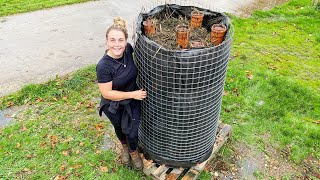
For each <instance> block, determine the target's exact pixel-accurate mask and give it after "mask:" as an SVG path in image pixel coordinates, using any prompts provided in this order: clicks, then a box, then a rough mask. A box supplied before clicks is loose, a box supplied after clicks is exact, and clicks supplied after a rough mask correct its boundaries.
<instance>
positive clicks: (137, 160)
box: [130, 150, 143, 170]
mask: <svg viewBox="0 0 320 180" xmlns="http://www.w3.org/2000/svg"><path fill="white" fill-rule="evenodd" d="M130 156H131V160H132V164H133V166H134V168H136V169H137V170H142V167H143V163H142V159H141V157H140V156H139V153H138V151H137V150H135V151H133V152H131V153H130Z"/></svg>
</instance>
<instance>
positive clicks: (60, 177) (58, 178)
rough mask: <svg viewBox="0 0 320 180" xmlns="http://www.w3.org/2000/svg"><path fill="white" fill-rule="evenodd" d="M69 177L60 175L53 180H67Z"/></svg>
mask: <svg viewBox="0 0 320 180" xmlns="http://www.w3.org/2000/svg"><path fill="white" fill-rule="evenodd" d="M67 177H68V176H61V175H58V176H56V177H54V178H53V180H65V179H67Z"/></svg>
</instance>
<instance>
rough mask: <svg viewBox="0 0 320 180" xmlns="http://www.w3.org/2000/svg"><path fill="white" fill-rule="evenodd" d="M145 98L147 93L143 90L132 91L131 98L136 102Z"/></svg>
mask: <svg viewBox="0 0 320 180" xmlns="http://www.w3.org/2000/svg"><path fill="white" fill-rule="evenodd" d="M146 97H147V91H144V90H143V89H140V90H136V91H132V98H133V99H136V100H140V101H141V100H143V99H144V98H146Z"/></svg>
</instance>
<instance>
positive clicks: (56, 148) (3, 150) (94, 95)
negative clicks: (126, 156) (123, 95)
mask: <svg viewBox="0 0 320 180" xmlns="http://www.w3.org/2000/svg"><path fill="white" fill-rule="evenodd" d="M98 97H99V93H98V91H97V86H96V85H95V66H89V67H87V68H84V69H82V70H79V71H77V72H76V73H75V74H72V75H69V76H66V77H63V78H58V77H57V78H56V79H54V80H51V81H49V82H47V83H45V84H40V85H34V84H33V85H29V86H26V87H24V88H23V89H22V90H21V91H19V92H17V93H14V94H12V95H9V96H7V97H4V98H2V99H1V104H2V105H3V106H2V108H3V107H4V106H5V105H8V102H10V103H9V104H12V105H22V104H24V107H25V110H23V111H22V112H20V113H18V114H17V117H16V119H17V122H16V123H15V124H13V125H12V126H8V127H6V128H2V129H1V130H0V136H1V140H0V158H1V161H2V162H5V163H1V165H0V178H5V179H16V178H21V179H49V178H54V177H57V176H60V177H63V176H64V177H66V176H68V177H69V178H82V179H119V180H120V179H141V178H144V177H143V176H142V173H141V172H136V171H132V170H130V169H128V168H126V167H124V166H121V165H119V164H118V163H117V162H115V158H116V157H115V156H116V155H115V153H114V152H113V151H112V150H108V151H103V150H102V151H101V150H100V147H101V145H102V143H103V142H102V141H103V137H104V133H105V131H106V129H107V127H108V126H110V123H109V122H108V121H105V120H103V119H100V118H99V117H98V114H97V112H96V106H95V105H96V104H97V100H98V99H99V98H98ZM26 100H27V101H26ZM97 127H99V128H97ZM62 166H64V167H65V169H64V170H61V167H62ZM100 166H102V167H107V168H108V171H107V172H103V171H102V170H101V168H100Z"/></svg>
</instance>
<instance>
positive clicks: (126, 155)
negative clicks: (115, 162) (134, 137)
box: [120, 144, 130, 164]
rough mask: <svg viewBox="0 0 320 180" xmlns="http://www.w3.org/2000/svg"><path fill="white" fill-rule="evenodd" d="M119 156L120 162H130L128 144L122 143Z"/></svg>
mask: <svg viewBox="0 0 320 180" xmlns="http://www.w3.org/2000/svg"><path fill="white" fill-rule="evenodd" d="M120 157H121V162H122V163H123V164H129V163H130V156H129V148H128V144H122V150H121V155H120Z"/></svg>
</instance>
